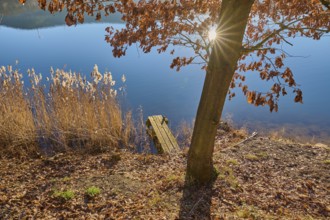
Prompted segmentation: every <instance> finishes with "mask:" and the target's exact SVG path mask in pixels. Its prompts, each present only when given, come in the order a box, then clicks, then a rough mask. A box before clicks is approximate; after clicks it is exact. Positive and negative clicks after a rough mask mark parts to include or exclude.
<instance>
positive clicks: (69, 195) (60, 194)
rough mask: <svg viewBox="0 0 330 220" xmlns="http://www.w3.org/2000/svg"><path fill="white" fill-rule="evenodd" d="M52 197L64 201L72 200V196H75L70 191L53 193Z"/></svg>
mask: <svg viewBox="0 0 330 220" xmlns="http://www.w3.org/2000/svg"><path fill="white" fill-rule="evenodd" d="M53 195H54V197H56V198H61V199H64V200H70V199H73V198H74V196H75V194H74V192H73V191H72V190H65V191H55V192H54V194H53Z"/></svg>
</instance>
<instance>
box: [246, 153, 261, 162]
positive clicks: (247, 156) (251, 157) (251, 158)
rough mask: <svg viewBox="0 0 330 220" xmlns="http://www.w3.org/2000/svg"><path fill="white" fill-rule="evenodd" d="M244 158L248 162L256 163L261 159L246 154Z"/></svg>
mask: <svg viewBox="0 0 330 220" xmlns="http://www.w3.org/2000/svg"><path fill="white" fill-rule="evenodd" d="M244 157H245V159H247V160H250V161H258V160H260V159H261V158H260V157H258V156H257V155H255V154H247V155H245V156H244Z"/></svg>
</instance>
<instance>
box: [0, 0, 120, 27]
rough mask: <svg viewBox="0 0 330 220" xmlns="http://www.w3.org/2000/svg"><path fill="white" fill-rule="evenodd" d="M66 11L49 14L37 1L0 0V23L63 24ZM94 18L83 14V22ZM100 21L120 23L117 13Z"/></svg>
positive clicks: (4, 24) (25, 25) (50, 25)
mask: <svg viewBox="0 0 330 220" xmlns="http://www.w3.org/2000/svg"><path fill="white" fill-rule="evenodd" d="M66 15H67V12H66V11H62V12H57V13H55V14H50V13H49V12H48V11H43V10H41V9H40V8H39V7H38V3H37V1H27V2H26V3H25V4H24V5H21V4H19V2H18V1H17V0H1V1H0V25H3V26H7V27H12V28H19V29H37V28H46V27H52V26H59V25H64V20H65V16H66ZM94 22H96V21H95V18H94V17H90V16H85V22H84V23H94ZM101 22H106V23H109V22H110V23H122V21H121V19H120V15H119V14H118V13H116V14H111V15H110V16H103V17H102V21H101Z"/></svg>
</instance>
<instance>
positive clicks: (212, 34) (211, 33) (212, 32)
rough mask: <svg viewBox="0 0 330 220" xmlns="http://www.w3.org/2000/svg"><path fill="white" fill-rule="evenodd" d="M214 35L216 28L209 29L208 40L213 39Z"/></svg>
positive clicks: (215, 34)
mask: <svg viewBox="0 0 330 220" xmlns="http://www.w3.org/2000/svg"><path fill="white" fill-rule="evenodd" d="M216 37H217V32H216V30H215V29H211V30H209V40H210V41H214V40H215V38H216Z"/></svg>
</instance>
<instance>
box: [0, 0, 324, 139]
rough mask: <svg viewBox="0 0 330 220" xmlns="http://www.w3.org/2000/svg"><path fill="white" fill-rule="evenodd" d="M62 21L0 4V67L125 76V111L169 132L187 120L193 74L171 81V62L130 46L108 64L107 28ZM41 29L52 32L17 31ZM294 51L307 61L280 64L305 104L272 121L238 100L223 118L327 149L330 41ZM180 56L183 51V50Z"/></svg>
mask: <svg viewBox="0 0 330 220" xmlns="http://www.w3.org/2000/svg"><path fill="white" fill-rule="evenodd" d="M65 16H66V13H65V12H64V13H57V14H55V15H51V14H50V13H49V12H45V11H42V10H40V9H39V8H38V6H37V5H36V4H35V1H28V2H27V4H26V5H24V6H22V5H20V4H18V1H16V0H1V1H0V25H3V26H8V27H14V28H18V29H12V28H7V27H2V28H0V48H1V51H2V53H0V66H1V65H8V64H13V63H14V62H15V60H19V61H20V64H19V68H20V69H21V71H22V72H25V70H26V69H28V68H31V67H35V69H36V71H37V72H41V73H43V74H47V73H49V68H50V66H53V67H54V68H65V69H66V70H70V69H71V70H74V71H78V72H80V73H83V74H86V75H89V73H90V71H91V69H92V67H93V66H94V64H98V65H99V67H100V69H101V70H102V72H103V71H105V70H109V71H112V72H113V74H114V76H115V78H116V79H117V80H119V79H120V77H121V75H122V74H125V75H126V76H127V93H128V95H127V100H126V101H125V102H126V105H127V106H128V108H131V109H133V110H135V109H137V108H138V107H139V106H143V109H144V113H145V115H151V114H164V115H166V116H168V118H169V119H170V122H171V123H172V125H173V127H175V126H176V125H177V124H178V123H179V122H180V121H182V120H187V121H191V120H192V119H193V118H194V116H195V114H196V109H197V104H198V101H199V98H200V94H201V90H202V83H203V80H204V72H203V71H202V70H200V67H198V66H190V67H188V68H184V69H183V70H182V71H181V72H180V73H177V72H175V71H173V70H171V69H170V68H169V65H170V62H171V59H172V58H173V57H171V56H170V55H168V54H161V55H158V53H157V52H155V51H153V52H151V53H150V54H143V53H142V52H138V50H137V48H136V47H135V46H132V47H131V48H129V50H128V53H127V55H126V56H125V57H122V58H120V59H114V58H113V57H112V52H111V48H110V47H109V45H108V44H107V43H106V42H105V41H104V35H105V31H104V29H105V28H106V27H107V26H108V24H100V23H99V24H92V22H95V18H91V17H89V18H87V17H86V20H85V23H86V24H84V25H77V26H76V27H67V26H65V22H64V19H65ZM119 17H120V16H119V15H111V16H110V17H107V18H104V19H103V20H102V21H105V22H111V23H116V22H120V19H119ZM89 22H91V23H89ZM87 23H89V24H87ZM122 25H123V24H121V25H119V24H116V25H115V27H117V28H121V27H122ZM53 26H57V27H53ZM42 27H52V28H47V29H42V30H39V31H36V30H19V29H36V28H42ZM293 43H294V47H290V48H286V50H287V51H288V52H289V53H290V54H293V55H301V56H306V57H308V58H288V59H287V60H286V62H287V64H288V66H290V67H291V68H292V70H293V72H294V73H295V75H296V80H297V82H298V83H299V84H301V85H302V90H303V92H304V104H302V105H301V104H295V103H294V102H293V100H292V99H293V96H290V95H289V96H287V97H283V98H281V101H280V110H279V113H269V110H268V108H261V107H259V108H256V107H254V106H251V105H248V104H247V103H246V101H245V97H244V96H242V95H240V93H238V94H237V97H236V98H234V99H233V100H232V101H230V102H229V101H227V103H226V105H225V109H224V116H226V115H227V114H230V115H232V117H231V118H232V120H233V122H234V123H235V124H237V125H238V126H246V127H248V128H249V129H250V130H257V131H259V132H260V131H264V130H267V131H272V130H274V132H278V134H279V135H284V136H288V137H299V139H300V140H304V141H310V140H314V141H315V142H317V141H321V142H326V143H328V144H330V99H329V97H328V96H329V94H330V87H329V82H330V74H329V69H330V62H329V51H330V38H329V37H328V38H324V39H322V40H321V41H313V40H310V39H304V38H297V39H295V40H294V42H293ZM180 53H181V54H183V55H184V54H188V53H189V51H187V50H184V49H182V50H181V51H180ZM188 55H189V54H188ZM247 80H248V82H247V83H248V84H249V85H250V86H251V87H252V86H255V87H257V88H261V89H262V87H263V86H265V84H264V82H261V81H260V79H259V76H258V74H253V75H249V76H248V77H247ZM303 137H304V138H305V139H303Z"/></svg>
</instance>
